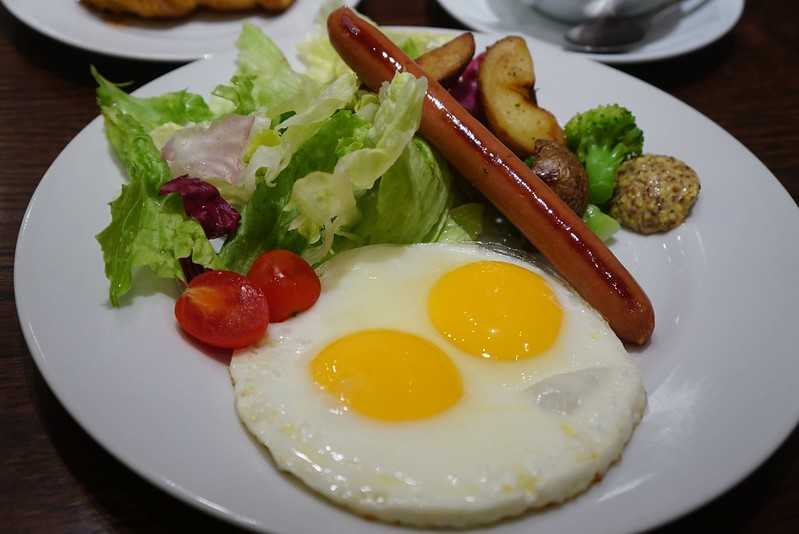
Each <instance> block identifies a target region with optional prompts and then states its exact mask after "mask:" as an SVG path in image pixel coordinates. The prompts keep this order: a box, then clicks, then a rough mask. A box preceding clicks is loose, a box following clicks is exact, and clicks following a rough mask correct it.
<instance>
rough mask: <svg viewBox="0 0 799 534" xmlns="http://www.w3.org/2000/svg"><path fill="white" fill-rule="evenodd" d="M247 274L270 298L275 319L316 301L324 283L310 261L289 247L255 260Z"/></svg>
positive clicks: (268, 298) (309, 305)
mask: <svg viewBox="0 0 799 534" xmlns="http://www.w3.org/2000/svg"><path fill="white" fill-rule="evenodd" d="M247 277H248V278H249V279H250V280H252V282H253V283H254V284H255V285H257V286H258V287H260V288H261V289H262V290H263V292H264V294H266V300H267V302H269V313H270V315H271V318H272V321H273V322H275V323H279V322H281V321H285V320H286V319H289V318H290V317H293V316H294V315H296V314H298V313H300V312H303V311H305V310H307V309H308V308H310V307H311V306H313V305H314V302H316V299H318V298H319V293H320V292H321V291H322V285H321V283H320V282H319V277H318V276H316V273H315V272H314V270H313V269H312V268H311V266H310V265H308V263H306V261H305V260H304V259H302V258H301V257H299V256H297V255H296V254H294V253H293V252H290V251H288V250H271V251H269V252H265V253H264V254H261V256H260V257H259V258H258V259H257V260H255V263H253V265H252V267H251V268H250V272H248V273H247Z"/></svg>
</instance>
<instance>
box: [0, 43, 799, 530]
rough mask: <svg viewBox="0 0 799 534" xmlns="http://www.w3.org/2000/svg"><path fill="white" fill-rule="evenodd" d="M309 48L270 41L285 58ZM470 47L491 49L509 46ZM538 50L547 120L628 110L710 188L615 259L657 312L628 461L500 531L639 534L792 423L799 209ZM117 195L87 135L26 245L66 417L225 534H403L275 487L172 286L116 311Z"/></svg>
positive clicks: (42, 347)
mask: <svg viewBox="0 0 799 534" xmlns="http://www.w3.org/2000/svg"><path fill="white" fill-rule="evenodd" d="M431 31H442V32H443V31H445V30H434V29H431ZM300 37H301V36H300V35H297V34H295V35H281V34H277V35H275V36H274V38H275V40H276V42H277V44H278V45H279V46H280V47H281V48H282V49H283V50H286V51H291V50H293V49H294V47H295V46H296V43H297V40H298V39H299V38H300ZM476 38H477V46H478V49H481V48H484V47H485V46H487V45H489V44H491V43H492V42H494V41H495V40H496V39H497V38H498V36H496V35H493V36H492V35H484V34H479V35H477V36H476ZM529 44H530V48H531V51H532V53H533V56H534V58H535V61H536V73H537V78H538V80H539V82H538V83H539V86H540V90H539V91H538V98H539V102H541V103H542V105H544V106H546V107H547V108H548V109H550V110H551V111H552V112H553V113H554V114H555V115H556V116H557V117H559V118H561V120H565V119H566V118H568V117H571V116H572V115H573V114H574V113H576V112H578V111H582V110H585V109H587V108H590V107H593V106H595V105H598V104H601V103H605V102H621V103H623V104H624V105H625V106H627V107H629V108H630V109H631V110H633V111H634V112H635V113H636V116H637V120H638V125H639V126H640V127H641V128H642V129H643V130H644V131H645V132H646V135H647V150H648V151H650V152H655V153H666V154H674V155H677V156H679V157H680V158H681V159H683V160H684V161H686V162H687V163H689V164H690V165H691V166H692V167H693V168H694V169H695V170H696V171H697V172H698V174H699V176H700V177H701V179H702V186H703V187H702V194H701V196H700V199H699V201H698V203H697V205H696V206H695V208H694V211H693V213H692V215H691V216H690V218H689V219H688V221H687V222H686V223H685V224H683V225H682V226H680V227H679V228H677V229H675V230H673V231H671V232H669V233H666V234H660V235H654V236H639V235H634V234H632V233H629V232H625V231H622V232H620V234H618V237H617V238H616V239H615V241H614V242H613V243H612V246H611V248H612V250H613V251H614V252H615V253H616V255H617V256H618V257H619V259H620V260H621V261H622V262H623V263H624V264H625V265H626V266H627V268H628V269H629V270H630V271H631V272H632V273H633V274H634V275H635V276H636V278H637V279H638V281H639V282H640V283H641V285H642V286H643V287H644V288H645V289H646V290H647V292H648V293H649V296H650V298H651V300H652V301H653V303H654V307H655V312H656V316H657V321H658V323H657V328H656V330H655V334H654V337H653V338H652V341H651V342H650V344H649V345H648V346H646V347H644V348H641V349H631V353H632V356H633V359H634V361H635V364H636V365H637V366H638V368H639V370H640V372H641V375H642V377H643V381H644V386H645V388H646V391H647V394H648V408H647V411H646V413H645V414H644V417H643V420H642V422H641V424H640V426H639V428H638V429H637V430H636V432H635V433H634V435H633V437H632V440H631V441H630V443H629V445H628V447H627V449H626V450H625V452H624V456H623V458H622V460H621V461H620V462H619V464H618V465H616V466H614V467H613V468H612V469H611V470H610V471H609V472H608V473H607V474H606V476H605V477H604V478H603V480H602V481H601V482H599V483H597V484H595V485H594V486H593V487H592V488H590V489H589V490H588V491H587V492H585V493H584V494H582V495H580V496H579V497H577V498H575V499H574V500H573V501H571V502H568V503H566V504H564V505H563V506H558V507H552V508H549V509H546V510H544V511H542V512H538V513H530V514H526V515H523V516H521V517H519V518H517V519H514V520H509V521H504V522H501V523H499V524H498V525H496V526H493V527H491V531H492V532H503V533H504V532H507V533H512V532H528V531H530V530H531V529H535V531H536V532H540V533H555V532H564V531H565V532H584V531H588V530H590V531H591V532H600V533H601V532H608V533H611V532H613V533H618V532H636V531H641V530H645V529H648V528H651V527H654V526H656V525H659V524H662V523H664V522H666V521H668V520H670V519H673V518H675V517H677V516H679V515H681V514H684V513H687V512H689V511H690V510H692V509H694V508H696V507H697V506H700V505H701V504H703V503H705V502H707V501H708V500H709V499H712V498H713V497H715V496H717V495H719V494H720V493H721V492H723V491H724V490H726V489H727V488H729V487H731V486H732V485H734V484H736V483H737V482H738V481H740V480H741V479H742V478H743V477H745V476H746V475H747V474H749V473H750V472H751V471H752V470H753V469H755V468H756V467H757V466H758V465H759V464H760V463H762V462H763V461H764V460H765V459H766V458H767V457H768V456H769V455H770V454H771V453H772V452H773V451H774V450H775V449H776V448H777V447H778V446H779V445H780V443H781V442H782V441H783V440H784V439H785V437H786V436H787V435H788V433H789V432H790V431H791V430H792V429H793V427H794V426H795V425H796V423H797V420H799V406H797V404H796V402H795V391H796V388H797V387H799V378H798V377H799V361H797V360H796V358H795V357H794V355H795V347H796V346H797V343H799V332H797V330H796V329H793V328H785V326H786V324H785V318H786V317H791V316H793V310H794V306H795V303H796V302H797V301H798V300H799V287H798V286H797V285H796V284H795V273H796V272H797V270H798V269H799V251H797V249H796V248H795V247H787V246H785V243H789V242H791V240H792V236H791V233H792V231H793V229H794V228H796V227H797V225H799V210H797V209H796V205H795V204H794V202H793V201H792V200H791V198H790V197H789V196H788V195H787V194H786V192H785V190H784V189H783V188H782V187H781V186H780V184H779V183H778V182H777V180H776V179H775V178H774V176H773V175H772V174H771V173H770V172H769V171H768V169H766V167H765V166H764V165H763V164H762V163H760V162H759V161H758V160H757V158H756V157H755V156H753V155H752V154H751V153H750V152H749V151H748V150H747V149H746V148H745V147H743V146H742V145H741V144H740V143H739V142H737V141H736V140H735V139H734V138H732V137H731V136H730V135H729V134H727V133H726V132H725V131H724V130H722V129H721V128H720V127H719V126H717V125H715V124H714V123H712V122H711V121H710V120H708V119H707V118H705V117H704V116H702V115H701V114H700V113H698V112H696V111H695V110H693V109H691V108H690V107H688V106H686V105H685V104H683V103H681V102H679V101H678V100H676V99H674V98H673V97H671V96H669V95H667V94H665V93H663V92H661V91H659V90H658V89H655V88H653V87H651V86H648V85H646V84H644V83H643V82H641V81H639V80H636V79H634V78H632V77H629V76H626V75H624V74H622V73H619V72H618V71H615V70H613V69H610V68H607V67H605V66H603V65H600V64H597V63H593V62H590V61H586V60H584V59H582V58H579V57H576V56H572V55H567V54H564V53H563V52H562V51H560V50H558V49H556V48H555V47H552V46H549V45H546V44H540V43H536V42H533V41H530V43H529ZM289 55H291V54H289ZM234 59H235V58H234V55H233V54H228V53H224V54H219V55H218V56H215V57H213V58H211V59H208V60H204V61H199V62H196V63H192V64H190V65H186V66H184V67H182V68H180V69H178V70H176V71H174V72H172V73H170V74H168V75H166V76H164V77H162V78H160V79H158V80H156V81H154V82H152V83H150V84H148V85H146V86H145V87H143V88H141V89H140V90H139V91H138V94H140V95H142V96H150V95H158V94H161V93H163V92H166V91H172V90H178V89H183V88H186V87H188V88H190V89H191V90H193V91H195V92H199V93H201V94H207V93H208V92H210V90H211V89H212V88H213V87H214V86H215V85H216V84H217V83H218V82H219V81H220V80H224V79H226V78H227V77H229V76H230V75H231V74H232V73H233V71H234ZM589 84H590V86H591V91H590V92H586V91H585V90H584V88H585V87H586V86H587V85H589ZM124 180H125V179H124V177H123V174H122V172H121V171H120V169H119V167H118V166H117V165H116V163H115V161H114V159H113V157H112V155H111V153H110V150H109V148H108V146H107V141H106V139H105V137H104V132H103V124H102V121H101V119H100V118H98V119H95V120H94V121H93V122H91V123H90V124H89V125H88V126H87V127H86V128H85V129H84V130H83V131H82V132H81V133H80V134H79V135H78V136H77V137H76V138H75V139H74V140H73V141H72V142H71V143H70V144H69V145H68V146H67V147H66V148H65V149H64V151H63V152H62V153H61V155H59V157H58V158H57V159H56V160H55V161H54V162H53V164H52V166H51V167H50V169H49V170H48V171H47V173H46V174H45V176H44V177H43V178H42V181H41V183H40V184H39V186H38V188H37V190H36V192H35V193H34V196H33V198H32V199H31V201H30V204H29V206H28V210H27V212H26V214H25V217H24V219H23V223H22V227H21V229H20V234H19V239H18V244H17V250H16V263H15V267H14V283H15V292H16V302H17V309H18V314H19V318H20V324H21V326H22V330H23V333H24V335H25V338H26V340H27V343H28V346H29V348H30V351H31V354H32V355H33V358H34V360H35V362H36V364H37V366H38V367H39V369H40V370H41V372H42V375H43V376H44V378H45V380H46V381H47V383H48V384H49V385H50V387H51V388H52V390H53V392H54V393H55V395H56V396H57V397H58V399H59V400H60V401H61V402H62V404H63V405H64V406H65V407H66V409H67V410H68V411H69V412H70V414H72V415H73V417H74V418H75V419H76V420H77V421H78V422H79V423H80V424H81V426H82V427H83V428H84V429H85V430H86V431H87V432H88V433H89V434H90V435H91V436H92V437H93V438H94V439H96V440H97V441H98V442H99V443H100V444H101V445H102V446H103V447H105V448H106V449H107V450H109V451H110V452H111V453H112V454H113V455H114V456H115V457H116V458H118V459H119V460H120V461H121V462H123V463H124V464H126V465H127V466H129V467H130V468H131V469H133V470H134V471H135V472H137V473H138V474H140V475H141V476H143V477H144V478H146V479H147V480H149V481H150V482H152V483H153V484H155V485H156V486H158V487H160V488H162V489H164V490H165V491H167V492H168V493H170V494H172V495H173V496H175V497H177V498H179V499H182V500H184V501H186V502H188V503H190V504H192V505H194V506H196V507H197V508H199V509H201V510H203V511H205V512H208V513H211V514H214V515H216V516H218V517H221V518H223V519H225V520H228V521H231V522H233V523H236V524H239V525H242V526H245V527H248V528H251V529H254V530H258V531H263V532H271V533H288V532H307V533H311V534H313V533H323V532H324V533H327V532H353V533H373V532H402V531H405V529H402V528H400V527H397V526H392V525H387V524H382V523H377V522H374V521H367V520H364V519H362V518H360V517H358V516H356V515H354V514H351V513H349V512H347V511H345V510H343V509H340V508H338V507H336V506H334V505H332V504H329V503H328V502H326V501H324V500H322V499H321V498H319V497H318V496H317V495H315V494H314V493H311V492H310V491H308V490H306V489H305V488H304V487H302V486H301V485H300V484H298V483H296V480H295V479H293V478H291V477H289V476H287V475H283V474H281V473H280V472H279V471H278V470H277V469H276V468H275V465H274V464H273V463H272V462H271V461H270V456H269V454H268V453H267V451H266V450H265V449H264V448H262V447H261V446H260V445H258V444H257V443H256V442H255V441H254V440H253V439H251V438H250V436H249V434H248V433H247V432H246V430H245V429H244V427H243V426H242V424H241V423H240V422H239V419H238V418H237V416H236V412H235V409H234V394H233V390H232V388H231V381H230V376H229V374H228V370H227V367H226V364H227V362H228V358H227V357H226V355H225V354H224V353H208V352H207V351H203V350H200V348H199V347H198V346H196V345H194V344H193V343H191V342H190V341H189V340H188V339H187V338H186V337H184V336H183V335H181V333H180V331H179V329H178V327H177V325H176V324H175V319H174V316H173V309H174V298H175V296H176V295H177V292H178V289H177V288H176V287H175V285H174V284H173V283H171V282H168V283H166V282H159V281H157V280H154V279H151V278H147V277H144V276H142V277H141V278H140V279H139V280H137V284H136V287H137V290H136V291H135V292H134V293H133V295H132V296H130V297H126V298H125V299H124V301H123V303H124V304H125V305H123V306H122V307H121V308H119V309H112V308H111V307H110V305H109V304H108V300H107V299H108V295H107V290H108V286H107V283H106V280H105V277H104V274H103V261H102V257H101V254H100V249H99V247H98V245H97V242H96V241H95V239H94V235H95V234H96V233H97V232H99V231H100V230H101V229H102V228H103V227H104V226H105V225H106V224H107V222H108V207H107V202H108V200H109V199H111V198H114V197H115V196H116V195H117V194H118V192H119V189H120V186H121V185H122V183H124ZM747 202H748V203H750V204H749V206H748V207H746V208H744V206H745V205H746V203H747ZM741 209H746V210H747V216H742V215H741V214H739V213H737V211H738V210H741ZM744 247H745V248H744ZM764 414H767V416H765V417H764V416H763V415H764ZM744 429H745V430H744ZM474 430H475V432H479V431H480V429H479V428H475V429H474Z"/></svg>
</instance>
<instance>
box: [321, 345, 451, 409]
mask: <svg viewBox="0 0 799 534" xmlns="http://www.w3.org/2000/svg"><path fill="white" fill-rule="evenodd" d="M310 370H311V376H312V377H313V379H314V381H315V382H316V383H317V384H318V385H319V386H320V387H321V388H322V389H323V390H325V391H327V392H329V393H331V394H332V395H335V396H336V397H337V398H338V399H339V400H340V401H341V402H342V403H343V404H344V405H346V406H348V407H349V408H351V409H352V410H354V411H356V412H358V413H359V414H361V415H365V416H367V417H372V418H374V419H379V420H382V421H410V420H414V419H424V418H426V417H431V416H433V415H436V414H438V413H440V412H443V411H444V410H446V409H447V408H449V407H450V406H452V405H453V404H455V403H456V402H457V401H458V399H459V398H460V396H461V393H462V391H463V387H462V385H461V377H460V374H459V373H458V370H457V369H456V367H455V365H454V364H453V363H452V361H451V360H450V359H449V357H448V356H447V355H446V354H445V353H444V351H442V350H441V349H439V348H438V347H437V346H435V345H434V344H433V343H431V342H430V341H427V340H425V339H422V338H421V337H419V336H415V335H413V334H408V333H405V332H399V331H396V330H363V331H360V332H356V333H354V334H350V335H348V336H345V337H343V338H340V339H338V340H336V341H334V342H333V343H331V344H330V345H328V346H327V347H325V348H324V349H323V350H322V351H321V352H320V353H319V354H317V356H316V357H315V358H314V359H313V360H312V361H311V365H310Z"/></svg>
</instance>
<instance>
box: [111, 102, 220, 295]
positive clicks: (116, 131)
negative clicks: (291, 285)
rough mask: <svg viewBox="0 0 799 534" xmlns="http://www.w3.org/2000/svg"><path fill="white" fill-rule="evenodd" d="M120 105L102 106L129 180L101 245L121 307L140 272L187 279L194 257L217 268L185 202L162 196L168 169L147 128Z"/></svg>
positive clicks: (173, 197) (114, 146)
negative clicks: (184, 262) (186, 264)
mask: <svg viewBox="0 0 799 534" xmlns="http://www.w3.org/2000/svg"><path fill="white" fill-rule="evenodd" d="M112 98H113V97H112ZM115 103H116V100H114V99H112V100H111V101H109V102H108V105H106V106H104V107H103V115H104V117H105V125H106V134H107V136H108V139H109V141H110V143H111V146H112V148H113V149H114V153H115V154H116V156H117V158H118V160H119V161H120V163H121V164H122V166H123V167H124V169H125V170H126V172H127V174H128V176H129V178H130V181H129V182H128V183H127V184H125V185H123V186H122V192H121V194H120V195H119V197H117V198H116V199H115V200H114V201H113V202H111V223H110V224H109V225H108V226H107V227H106V228H105V229H104V230H103V231H102V232H100V233H99V234H98V235H97V241H98V242H99V243H100V247H101V248H102V251H103V260H104V262H105V274H106V277H107V278H108V280H109V282H110V288H109V301H110V302H111V305H112V306H119V304H120V298H121V297H122V296H123V295H124V294H125V293H127V292H128V291H129V290H130V289H131V286H132V278H133V271H134V269H135V268H137V267H147V268H149V269H150V270H152V271H153V272H154V273H155V274H156V275H158V276H161V277H166V278H177V279H180V280H183V279H184V275H183V271H182V269H181V266H180V258H186V257H189V256H191V258H192V260H193V261H194V262H195V263H197V264H200V265H203V266H206V267H214V266H216V265H217V264H218V263H217V261H216V254H215V252H214V250H213V248H212V247H211V244H210V242H209V241H208V239H207V238H206V236H205V232H204V231H203V229H202V227H201V226H200V225H199V224H198V223H197V222H196V221H194V220H192V219H190V218H188V217H187V216H186V213H185V212H184V210H183V205H182V203H181V201H180V198H179V197H177V196H176V195H170V196H169V197H165V198H162V197H160V196H159V193H158V190H159V188H160V186H161V185H163V184H164V183H165V182H166V181H167V180H169V179H170V175H169V168H168V167H167V164H166V162H165V161H164V160H163V159H162V158H161V155H160V153H159V151H158V149H157V148H156V147H155V144H153V141H152V139H151V138H150V136H149V134H148V132H147V129H146V128H145V127H143V126H142V125H141V123H139V122H138V121H137V120H136V119H135V116H134V114H128V113H125V112H124V111H123V110H124V109H125V106H124V105H122V106H117V105H115ZM141 111H142V110H141V109H136V110H135V112H136V113H135V115H142V113H141ZM144 115H148V113H146V112H145V113H144Z"/></svg>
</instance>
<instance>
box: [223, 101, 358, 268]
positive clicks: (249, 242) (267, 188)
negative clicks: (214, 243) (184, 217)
mask: <svg viewBox="0 0 799 534" xmlns="http://www.w3.org/2000/svg"><path fill="white" fill-rule="evenodd" d="M368 131H369V123H368V122H366V121H365V120H364V119H362V118H361V117H359V116H358V115H356V114H355V113H353V112H352V111H350V110H341V111H338V112H337V113H336V114H334V115H333V116H332V117H331V118H329V119H327V120H326V121H325V123H324V124H323V125H322V126H321V127H320V128H319V130H318V131H317V132H316V133H315V134H314V135H313V136H312V137H311V138H310V139H308V140H307V141H306V142H305V143H303V144H302V146H301V147H300V148H299V150H297V152H296V153H295V155H294V157H293V158H292V159H291V162H290V163H289V165H288V166H287V167H286V168H285V169H284V170H283V171H282V172H281V173H280V174H279V175H278V177H277V178H276V179H275V180H274V181H273V182H272V183H271V184H267V183H266V182H265V181H263V180H261V181H259V182H258V184H257V186H256V188H255V192H254V193H253V195H252V197H251V198H250V201H249V202H248V203H247V205H246V206H245V207H244V209H243V210H242V213H241V222H240V224H239V229H238V231H237V232H236V234H235V235H234V236H233V237H232V238H231V239H229V240H228V241H227V242H226V243H225V244H224V246H223V247H222V249H221V250H220V252H219V256H220V260H221V262H222V263H223V265H224V266H225V268H227V269H230V270H233V271H238V272H241V273H244V272H247V270H248V269H249V267H250V265H252V262H253V261H255V259H256V258H257V257H258V256H259V255H260V254H261V253H262V252H264V251H266V250H269V249H272V248H285V249H288V250H292V251H294V252H296V253H303V252H304V251H305V249H306V248H307V246H308V240H307V238H305V237H303V236H302V235H301V234H299V233H298V232H296V231H294V229H293V228H292V227H291V223H292V221H293V220H294V219H295V217H296V215H297V213H296V211H294V210H293V209H291V208H290V207H289V206H288V202H289V199H290V197H291V193H292V190H293V187H294V184H295V183H296V182H297V181H298V180H299V179H300V178H302V177H304V176H307V175H308V174H309V173H312V172H315V171H321V172H330V171H332V170H333V169H334V168H335V166H336V162H338V161H339V159H340V158H341V157H342V156H343V155H344V154H346V153H349V152H352V151H355V150H358V149H360V148H361V147H363V146H364V143H365V142H366V138H367V134H368Z"/></svg>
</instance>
